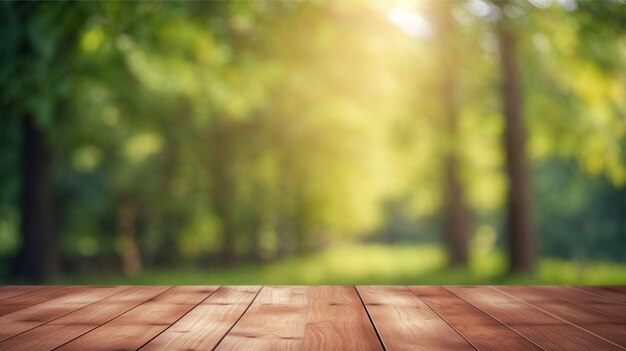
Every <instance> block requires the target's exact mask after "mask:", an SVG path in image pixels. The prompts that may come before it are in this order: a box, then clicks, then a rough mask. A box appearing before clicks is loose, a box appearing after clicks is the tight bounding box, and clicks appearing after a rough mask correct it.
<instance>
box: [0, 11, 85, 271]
mask: <svg viewBox="0 0 626 351" xmlns="http://www.w3.org/2000/svg"><path fill="white" fill-rule="evenodd" d="M84 9H85V7H84V6H82V5H78V6H71V5H69V4H51V3H42V2H28V3H24V2H14V1H6V2H3V3H2V18H3V24H2V33H4V35H3V41H4V44H3V55H2V64H0V65H1V66H2V71H1V73H0V75H1V77H2V86H3V89H2V90H3V96H2V99H3V105H4V106H6V107H7V109H6V110H5V112H6V114H7V117H5V118H16V117H17V118H19V119H21V123H22V131H21V133H22V142H23V146H22V148H23V151H22V159H21V161H22V176H21V177H22V182H21V186H22V195H21V201H20V202H21V211H20V213H21V215H20V223H21V224H20V232H21V239H22V240H21V249H20V251H19V254H18V255H17V257H16V262H15V274H16V276H18V277H20V278H21V279H24V280H26V281H32V282H42V281H46V280H48V279H49V278H50V277H51V276H52V274H53V273H54V272H55V271H56V270H57V267H58V256H57V239H56V238H55V236H56V235H55V231H54V222H53V220H54V219H53V216H54V214H53V208H54V205H53V201H54V199H53V193H54V190H53V170H54V151H53V146H52V143H53V140H51V133H50V131H51V130H53V129H54V125H55V123H56V120H57V117H56V116H58V115H63V114H65V113H66V112H67V99H68V94H67V93H68V77H67V76H66V73H67V72H65V69H66V68H67V67H68V66H71V60H72V59H73V58H74V55H75V52H76V51H75V50H76V47H77V45H76V44H77V38H78V37H79V33H80V30H81V27H82V25H83V23H84V21H83V20H84V16H83V11H84Z"/></svg>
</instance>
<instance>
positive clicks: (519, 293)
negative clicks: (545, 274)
mask: <svg viewBox="0 0 626 351" xmlns="http://www.w3.org/2000/svg"><path fill="white" fill-rule="evenodd" d="M493 288H494V289H496V290H498V291H500V292H503V293H505V294H507V295H509V296H512V297H514V298H517V299H519V300H521V301H524V302H526V303H528V304H529V305H532V306H534V307H536V308H538V309H540V310H542V311H544V312H546V313H549V314H551V315H553V316H556V317H558V318H561V319H563V320H566V321H568V322H570V323H572V324H575V325H577V326H578V327H580V328H582V329H585V330H588V331H590V332H591V333H594V334H596V335H598V336H600V337H603V338H605V339H607V340H609V341H611V342H614V343H616V344H618V345H620V346H622V347H626V320H625V319H626V315H622V317H620V318H618V319H616V318H611V317H607V316H606V315H605V314H603V313H600V312H596V311H594V310H591V309H588V308H586V307H581V306H579V305H576V304H574V303H571V302H568V301H565V300H562V299H560V298H558V297H557V295H555V294H551V293H547V292H545V291H540V290H538V289H537V288H534V287H525V286H516V287H510V286H500V287H493ZM561 290H563V289H561Z"/></svg>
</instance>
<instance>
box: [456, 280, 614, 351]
mask: <svg viewBox="0 0 626 351" xmlns="http://www.w3.org/2000/svg"><path fill="white" fill-rule="evenodd" d="M446 289H448V290H450V291H451V292H452V293H454V294H455V295H457V296H459V297H461V298H462V299H464V300H465V301H467V302H469V303H471V304H472V305H474V306H476V307H477V308H479V309H481V310H482V311H484V312H485V313H487V314H489V315H490V316H492V317H493V318H495V319H496V320H498V321H499V322H500V323H503V324H505V325H507V326H508V327H509V328H511V329H513V330H514V331H515V332H517V333H518V334H520V335H522V336H524V337H525V338H526V339H528V340H530V341H532V342H533V343H534V344H536V345H538V346H539V347H541V348H543V349H545V350H623V348H622V347H620V346H618V345H616V344H614V343H611V342H609V341H606V340H605V339H602V338H600V337H598V336H596V335H594V334H591V333H589V332H588V331H586V330H583V329H580V328H578V327H576V326H574V325H572V324H570V323H567V322H565V321H563V320H562V319H559V318H556V317H554V316H552V315H550V314H547V313H545V312H543V311H540V310H538V309H536V308H534V307H532V306H530V305H528V304H526V303H524V302H521V301H519V300H516V299H514V298H512V297H510V296H508V295H505V294H503V293H501V292H499V291H497V290H494V289H491V288H489V287H477V286H474V287H446Z"/></svg>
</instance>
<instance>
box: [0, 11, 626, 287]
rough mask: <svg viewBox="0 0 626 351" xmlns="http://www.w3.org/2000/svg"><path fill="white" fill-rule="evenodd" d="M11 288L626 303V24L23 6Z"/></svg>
mask: <svg viewBox="0 0 626 351" xmlns="http://www.w3.org/2000/svg"><path fill="white" fill-rule="evenodd" d="M0 35H1V44H0V55H1V56H0V60H1V61H0V88H1V90H0V94H1V95H0V98H1V100H0V104H1V108H0V111H1V112H0V113H1V117H0V282H3V283H60V284H70V283H71V284H108V283H111V284H120V283H135V284H137V283H139V284H142V283H150V284H154V283H163V284H442V283H445V284H470V283H478V284H481V283H482V284H486V283H497V284H508V283H541V284H626V3H624V2H623V1H609V0H607V1H576V0H530V1H497V2H496V1H487V0H470V1H428V0H421V1H420V0H414V1H395V2H394V1H374V0H371V1H370V0H361V1H358V0H354V1H352V0H351V1H289V2H281V1H271V2H270V1H267V2H264V1H232V2H185V1H181V2H116V1H102V2H18V1H3V2H2V3H0Z"/></svg>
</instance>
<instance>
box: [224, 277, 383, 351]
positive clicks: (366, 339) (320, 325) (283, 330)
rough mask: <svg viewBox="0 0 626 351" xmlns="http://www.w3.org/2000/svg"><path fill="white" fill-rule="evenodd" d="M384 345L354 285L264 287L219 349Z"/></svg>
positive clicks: (298, 348)
mask: <svg viewBox="0 0 626 351" xmlns="http://www.w3.org/2000/svg"><path fill="white" fill-rule="evenodd" d="M331 349H334V350H380V349H382V345H381V344H380V341H379V340H378V338H377V336H376V333H375V331H374V329H373V327H372V325H371V323H370V321H369V318H368V316H367V313H366V311H365V309H364V308H363V305H362V303H361V301H360V299H359V296H358V294H357V293H356V290H355V289H354V287H352V286H309V287H304V286H290V287H286V286H270V287H264V288H263V289H262V290H261V292H260V293H259V296H258V297H257V299H256V300H255V301H254V302H253V304H252V305H251V306H250V308H249V309H248V311H247V312H246V314H244V316H243V317H242V318H241V320H240V321H239V322H238V323H237V324H236V325H235V326H234V328H233V329H232V330H231V331H230V332H229V333H228V334H227V335H226V337H225V338H224V339H223V340H222V342H221V343H220V344H219V345H218V347H217V350H331Z"/></svg>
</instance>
